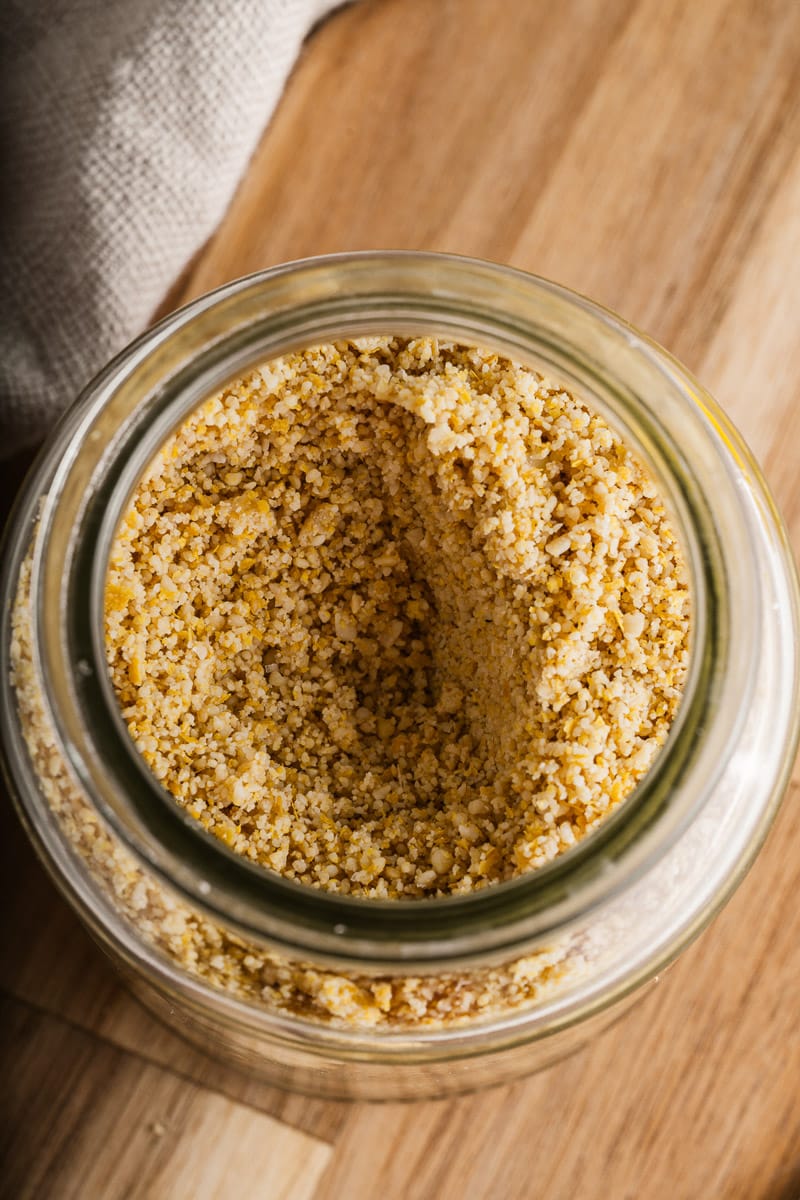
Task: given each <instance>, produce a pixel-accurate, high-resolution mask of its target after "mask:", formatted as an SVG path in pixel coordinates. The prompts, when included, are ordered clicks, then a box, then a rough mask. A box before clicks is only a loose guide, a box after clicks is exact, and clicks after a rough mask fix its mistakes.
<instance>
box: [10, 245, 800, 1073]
mask: <svg viewBox="0 0 800 1200" xmlns="http://www.w3.org/2000/svg"><path fill="white" fill-rule="evenodd" d="M387 333H388V334H418V335H427V336H442V337H446V338H449V339H451V340H455V341H461V342H466V343H472V344H477V345H481V346H485V347H487V348H489V349H491V350H496V351H498V352H501V353H505V354H507V355H508V356H509V357H511V358H513V359H515V360H517V361H520V362H522V363H526V364H529V365H531V366H533V367H534V368H536V369H537V370H539V371H541V372H542V373H543V374H544V375H545V376H547V377H548V378H550V379H553V380H555V381H556V382H557V383H558V384H560V385H563V386H565V387H567V388H568V389H569V390H571V391H572V392H573V393H574V394H575V395H576V396H577V397H579V398H580V399H582V400H584V401H586V402H587V403H588V404H589V405H591V406H593V407H595V408H597V409H598V410H599V411H600V412H601V413H602V414H603V415H604V416H605V417H606V419H607V420H608V421H609V423H610V424H611V425H612V426H613V427H614V428H615V429H616V430H617V431H618V432H619V433H620V435H621V436H622V437H623V438H624V439H625V441H626V442H628V443H629V444H630V445H631V446H632V447H633V448H634V449H635V450H636V452H637V453H638V454H639V456H640V457H641V458H642V460H643V461H644V462H645V463H646V464H647V466H648V468H649V470H650V471H651V472H652V474H653V476H654V478H655V481H656V483H657V485H658V488H659V490H660V492H661V494H662V496H663V498H664V501H665V503H666V504H667V506H668V508H669V510H670V512H671V515H672V517H673V520H674V522H675V525H676V527H677V528H678V530H679V531H680V534H681V538H682V542H683V546H684V551H685V555H686V558H687V562H688V564H689V569H690V575H691V585H692V596H693V632H692V650H691V667H690V676H689V680H688V683H687V686H686V690H685V694H684V699H683V701H682V703H681V706H680V709H679V713H678V716H677V718H676V720H675V722H674V725H673V728H672V731H671V733H670V736H669V739H668V741H667V743H666V745H665V746H664V748H663V750H662V751H661V753H660V755H659V756H658V758H657V759H656V761H655V763H654V764H653V766H652V767H651V769H650V771H649V772H648V774H647V775H646V777H645V779H644V780H643V781H642V783H641V784H640V785H639V787H638V788H637V789H636V791H635V792H634V793H633V795H632V796H631V797H629V799H628V800H626V801H625V803H624V804H623V805H622V806H621V807H620V808H619V809H618V810H617V811H616V812H615V813H613V814H612V815H611V816H610V817H609V818H608V819H606V821H605V822H604V823H603V824H602V825H601V826H600V827H599V828H598V830H597V831H596V832H594V833H592V834H591V835H590V836H588V837H586V838H585V839H584V840H583V841H582V842H580V843H579V844H578V845H577V846H576V847H575V848H574V849H573V850H570V851H568V852H567V853H565V854H563V855H561V856H560V857H559V858H557V859H556V860H555V861H554V862H552V863H550V864H548V865H547V866H545V867H543V868H541V869H539V870H537V871H535V872H532V873H530V874H528V875H523V876H521V877H519V878H518V879H515V880H512V881H510V882H507V883H502V884H497V885H494V886H492V887H490V888H485V889H483V890H480V891H477V892H474V893H469V894H466V895H460V896H453V897H448V898H444V899H432V900H414V901H401V900H392V901H378V900H365V899H356V898H350V897H346V896H340V895H335V894H332V893H326V892H323V891H319V890H315V889H312V888H309V887H304V886H303V885H300V884H296V883H294V882H292V881H290V880H287V879H283V878H281V877H280V876H277V875H272V874H271V873H269V872H266V871H264V870H262V869H260V868H257V867H255V866H253V865H251V864H250V863H248V862H246V861H245V860H243V859H241V858H239V857H237V856H236V855H234V854H233V853H231V852H230V851H229V850H227V848H226V847H225V846H224V845H222V844H221V843H219V842H218V841H217V840H216V839H214V838H212V837H210V836H209V835H207V834H205V833H204V831H203V830H202V829H200V827H199V826H198V825H197V824H196V823H195V822H194V821H192V820H191V819H190V818H187V817H186V816H185V814H183V813H182V812H181V811H180V810H179V809H178V808H177V806H176V805H175V804H174V802H173V801H172V800H171V799H170V798H169V797H168V796H167V795H166V793H164V792H163V791H162V790H161V789H160V787H159V785H158V784H157V783H156V781H155V779H154V778H153V777H152V776H151V774H150V772H149V771H148V770H147V768H146V766H145V765H144V762H143V760H142V759H140V757H139V756H138V754H137V753H136V751H135V749H134V747H133V744H132V742H131V740H130V738H129V736H128V735H127V732H126V730H125V727H124V725H123V723H122V720H121V717H120V715H119V713H118V710H117V706H116V703H115V699H114V696H113V692H112V690H111V685H110V681H109V678H108V673H107V670H106V668H105V653H104V646H103V622H102V603H103V586H104V580H105V570H106V564H107V562H108V555H109V550H110V546H111V543H112V540H113V537H114V533H115V530H116V527H117V523H118V520H119V517H120V515H121V513H122V512H123V511H124V509H125V506H126V504H127V502H128V499H129V497H130V495H131V493H132V491H133V488H134V486H135V484H136V482H137V480H138V479H139V477H140V476H141V473H142V471H143V470H144V469H145V467H146V465H147V463H148V462H149V461H150V459H151V458H152V456H153V454H154V453H155V452H156V451H157V449H158V448H159V446H160V445H161V444H162V443H163V442H164V440H165V439H166V438H167V437H168V436H169V434H170V433H171V432H172V431H173V430H174V429H175V428H177V427H178V426H179V425H180V423H181V421H182V420H183V419H184V417H185V416H186V414H187V413H188V412H189V411H190V410H191V409H193V408H194V406H196V405H197V404H198V403H199V402H201V401H202V400H203V399H205V398H206V397H207V396H208V395H210V394H212V393H213V392H214V391H215V390H218V389H219V388H220V387H221V386H223V385H224V384H225V383H226V382H227V381H229V380H230V379H232V378H234V377H236V376H237V375H239V374H240V373H241V372H242V371H244V370H245V369H246V368H247V367H249V366H251V365H254V364H257V363H260V362H263V361H265V360H267V359H270V358H273V357H275V356H277V355H279V354H282V353H284V352H287V351H290V350H293V349H297V348H302V347H306V346H310V345H313V344H317V343H320V342H325V341H332V340H336V339H337V338H344V337H352V336H362V335H365V334H387ZM3 601H4V607H3V612H4V614H5V616H4V622H5V624H4V629H3V637H2V648H1V650H0V653H2V661H1V662H0V673H1V675H2V688H3V712H4V714H5V717H4V727H3V740H4V747H5V760H6V765H7V772H8V775H9V779H10V782H11V786H12V790H13V792H14V794H15V795H16V797H17V801H18V805H19V808H20V812H21V815H22V818H23V821H24V823H25V825H26V827H27V829H28V831H29V834H30V836H31V837H32V839H33V841H34V843H35V845H36V846H37V848H38V850H39V853H40V855H41V857H42V858H43V860H44V862H45V864H46V865H47V866H48V868H49V869H50V871H51V873H52V874H53V876H54V878H55V879H56V882H57V883H58V885H59V887H60V888H61V889H62V891H63V892H64V893H65V895H66V896H67V898H68V899H69V901H70V903H72V904H73V906H74V907H75V908H76V909H77V910H78V912H79V913H80V915H81V916H82V917H83V919H84V921H85V922H86V923H87V925H88V926H89V927H90V928H91V930H92V931H93V933H94V934H95V936H96V937H97V939H98V940H99V941H100V942H101V944H102V945H103V946H104V947H105V948H106V949H107V950H108V951H109V952H110V953H111V954H112V956H113V957H114V958H115V959H116V960H117V962H118V963H119V964H120V965H121V966H122V968H123V970H124V972H125V974H126V976H127V978H128V979H129V981H130V982H131V985H132V987H133V988H134V990H135V991H136V992H137V993H138V994H139V995H140V996H141V997H142V999H143V1000H144V1002H145V1003H147V1004H148V1005H149V1006H150V1007H151V1008H153V1009H154V1010H156V1011H158V1012H160V1013H161V1015H162V1016H163V1017H164V1018H165V1019H166V1020H168V1021H169V1022H171V1023H173V1024H175V1025H177V1026H178V1027H179V1028H180V1029H181V1031H182V1032H183V1033H184V1034H185V1035H186V1036H188V1037H189V1038H191V1039H192V1040H194V1041H196V1042H197V1043H198V1044H200V1045H202V1046H203V1047H204V1048H205V1049H211V1050H216V1051H217V1052H218V1053H220V1054H223V1055H225V1056H226V1057H228V1058H230V1059H233V1060H234V1061H236V1062H238V1063H239V1064H241V1065H244V1066H245V1067H246V1068H247V1069H249V1070H251V1071H254V1072H258V1073H260V1074H262V1075H264V1076H265V1077H266V1078H269V1079H272V1080H274V1081H276V1082H280V1083H281V1084H283V1085H285V1086H289V1087H296V1088H300V1089H308V1090H313V1091H314V1092H316V1093H317V1094H330V1095H347V1096H351V1095H352V1096H393V1097H400V1096H416V1095H434V1094H443V1093H445V1092H448V1091H454V1090H459V1089H463V1088H468V1087H475V1086H480V1085H482V1084H485V1083H489V1082H494V1081H497V1080H500V1079H505V1078H509V1077H511V1076H513V1075H516V1074H521V1073H523V1072H527V1071H530V1070H533V1069H536V1068H537V1067H539V1066H541V1065H544V1064H546V1063H548V1062H550V1061H552V1059H553V1058H554V1057H557V1056H558V1055H560V1054H562V1053H565V1052H566V1051H567V1050H569V1049H571V1048H572V1047H573V1046H574V1045H576V1044H578V1043H579V1041H580V1040H582V1039H583V1038H584V1037H586V1036H587V1035H588V1034H589V1033H590V1032H591V1031H592V1030H593V1029H595V1028H597V1027H599V1026H602V1024H604V1023H607V1022H608V1021H609V1020H611V1019H613V1017H614V1016H616V1015H617V1012H618V1011H619V1009H620V1006H621V1005H622V1004H623V1002H624V1001H625V999H626V998H628V997H630V996H632V995H633V994H634V993H635V991H636V989H637V988H638V987H640V986H641V985H642V984H643V983H645V982H646V981H648V980H650V979H652V978H654V976H655V975H656V974H657V973H658V972H659V971H660V970H661V969H662V968H663V967H664V966H665V965H666V964H667V963H668V962H669V961H670V960H671V959H672V958H673V957H674V956H675V955H676V954H677V953H679V952H680V950H681V949H682V948H683V947H684V946H685V945H686V944H687V943H688V942H689V941H690V940H691V939H692V938H693V937H694V936H695V935H696V934H697V933H698V932H699V930H700V929H701V928H702V927H703V926H704V924H705V923H706V922H707V921H708V920H709V919H710V918H711V917H712V916H713V915H714V913H715V911H717V909H718V908H719V907H720V905H721V904H723V903H724V901H725V900H726V899H727V897H728V896H729V895H730V894H731V892H732V890H733V889H734V887H735V886H736V884H737V883H738V882H739V880H740V879H741V877H742V875H743V874H744V872H745V871H746V869H747V867H748V866H749V865H750V863H751V862H752V860H753V857H754V856H755V853H756V852H757V849H758V847H759V845H760V843H761V841H762V840H763V838H764V836H765V834H766V831H767V829H768V827H769V823H770V821H771V819H772V817H773V816H774V812H775V808H776V806H777V803H778V801H779V799H780V796H781V794H782V791H783V789H784V787H785V784H786V780H787V778H788V772H789V770H790V768H791V764H792V759H793V755H794V748H795V744H796V738H797V726H798V703H797V700H798V672H797V609H798V606H797V595H796V584H795V578H794V572H793V568H792V564H791V558H790V555H789V552H788V550H787V545H786V541H785V537H784V534H783V530H782V526H781V523H780V520H779V517H778V515H777V513H776V511H775V508H774V505H773V503H772V501H771V499H770V497H769V493H768V491H767V489H766V487H765V485H764V483H763V480H762V479H761V476H760V474H759V472H758V469H757V468H756V466H755V464H754V463H753V460H752V458H751V457H750V455H749V453H748V451H747V449H746V447H745V446H744V445H743V443H742V441H741V439H740V438H739V436H738V434H737V433H736V432H735V430H733V429H732V428H731V426H730V425H729V423H728V422H727V421H726V419H725V418H724V416H723V415H722V414H721V413H720V411H719V410H718V409H717V407H716V406H715V405H714V403H713V401H712V400H711V399H710V397H708V396H707V394H706V393H705V392H703V390H702V389H701V388H700V387H699V385H698V384H697V383H695V381H693V380H692V379H691V378H690V377H689V376H688V375H687V374H686V372H685V371H684V370H683V369H682V368H681V367H680V366H679V365H678V364H677V363H676V362H674V360H672V359H670V358H669V356H668V355H667V354H666V353H665V352H664V351H662V350H661V349H659V348H658V347H656V346H655V345H654V344H653V343H651V342H649V341H648V340H647V339H646V338H644V337H643V336H642V335H640V334H638V333H637V332H636V331H634V330H633V329H631V328H630V327H629V326H627V325H625V324H624V323H623V322H622V321H620V320H619V319H618V318H616V317H614V316H613V315H612V314H610V313H608V312H605V311H604V310H602V309H599V308H598V307H596V306H594V305H592V304H591V303H590V302H588V301H586V300H584V299H582V298H580V297H577V296H575V295H573V294H571V293H568V292H566V291H564V290H563V289H560V288H558V287H556V286H554V285H552V284H549V283H545V282H544V281H541V280H538V279H535V278H533V277H531V276H527V275H523V274H521V273H519V272H515V271H511V270H509V269H507V268H501V267H497V266H493V265H491V264H487V263H479V262H472V261H468V260H463V259H455V258H450V257H447V256H440V255H423V254H364V255H353V256H342V257H335V258H330V259H321V260H312V261H309V262H306V263H298V264H291V265H290V266H288V267H283V268H278V269H276V270H274V271H270V272H266V273H264V274H261V275H257V276H253V277H250V278H248V279H245V280H241V281H238V282H237V283H234V284H231V285H229V286H228V287H225V288H223V289H221V290H220V291H218V292H215V293H213V294H212V295H210V296H207V297H204V298H203V299H201V300H199V301H197V302H195V303H194V304H192V305H190V306H188V307H187V308H186V309H183V310H181V311H180V312H178V313H176V314H174V315H172V316H171V317H169V318H167V319H166V320H165V321H164V322H162V323H161V324H160V325H159V326H157V327H156V328H155V329H154V330H152V331H150V332H148V333H147V334H145V335H144V336H143V337H142V338H140V339H139V341H138V342H136V343H135V344H134V345H133V346H131V347H130V348H129V349H128V350H127V351H125V352H123V354H122V355H120V356H119V358H118V359H116V360H115V361H114V362H113V363H112V364H110V366H109V367H108V368H107V369H106V371H105V372H104V373H103V374H102V375H101V376H100V377H98V379H97V380H95V381H94V383H93V384H92V385H90V387H89V388H88V389H87V391H86V392H85V393H84V395H83V396H82V397H81V399H80V400H79V402H78V403H77V404H76V405H75V406H74V407H73V408H72V409H71V410H70V412H69V413H68V414H67V416H66V417H65V418H64V420H63V421H62V423H61V425H60V426H59V427H58V429H57V430H56V431H55V432H54V434H53V436H52V438H51V440H50V442H49V443H48V446H47V448H46V449H45V451H44V452H43V455H42V456H41V457H40V459H39V461H38V464H37V465H36V467H35V469H34V472H33V473H32V475H31V478H30V480H29V482H28V485H27V488H26V490H25V493H24V495H23V497H22V498H21V500H20V502H19V504H18V507H17V511H16V515H15V519H14V522H13V525H12V527H11V529H10V534H9V540H8V544H7V549H6V554H5V572H4V584H3ZM382 989H383V990H382ZM386 989H388V991H387V992H386V994H387V995H388V994H391V995H392V996H394V997H397V996H398V995H400V994H401V993H402V995H403V997H404V998H405V999H404V1004H405V1008H404V1009H403V1012H404V1013H405V1017H404V1019H403V1020H392V1019H387V1016H386V1010H385V1006H384V1008H382V1007H381V1002H380V997H381V996H382V995H383V994H384V991H385V990H386ZM433 994H437V995H439V996H441V995H451V994H452V995H453V996H454V997H455V996H458V997H460V999H459V1001H458V1003H457V1004H455V1001H454V1004H455V1009H454V1014H455V1015H454V1017H453V1019H452V1020H449V1021H448V1020H441V1019H437V1020H435V1021H434V1020H431V1019H430V1010H429V1009H428V1008H426V1006H425V1003H424V997H426V996H430V995H433ZM465 996H466V997H468V1000H467V1001H465V1000H464V997H465ZM456 1009H457V1012H456ZM440 1010H441V1006H440ZM392 1011H397V1010H396V1009H393V1010H392ZM415 1013H416V1017H415Z"/></svg>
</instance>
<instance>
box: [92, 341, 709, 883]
mask: <svg viewBox="0 0 800 1200" xmlns="http://www.w3.org/2000/svg"><path fill="white" fill-rule="evenodd" d="M689 609H690V605H689V589H688V584H687V578H686V571H685V567H684V563H683V560H682V556H681V552H680V549H679V546H678V543H677V540H676V537H675V534H674V532H673V530H672V528H671V525H670V522H669V520H668V519H667V516H666V515H665V512H664V509H663V506H662V503H661V501H660V499H659V497H658V495H657V492H656V488H655V485H654V483H653V481H652V480H651V479H650V478H649V476H648V475H647V473H646V472H645V471H644V469H643V468H642V466H641V465H640V464H639V462H638V461H637V459H636V458H635V457H634V455H633V454H632V453H631V452H630V450H629V449H628V448H627V447H626V446H625V445H624V444H623V443H622V441H621V440H620V438H619V437H618V436H617V435H616V434H615V433H614V432H612V430H611V429H610V428H609V427H608V425H607V424H606V423H605V422H604V420H603V419H602V418H601V417H600V416H599V415H598V414H596V413H594V412H593V411H591V410H590V409H589V408H588V407H587V406H586V405H584V404H583V403H581V402H580V401H579V400H578V399H576V398H575V397H573V396H571V395H570V394H569V393H567V392H566V391H564V390H563V389H561V388H559V387H556V386H551V385H550V384H548V383H547V382H546V381H544V380H543V379H542V378H541V376H539V375H538V374H537V373H536V372H535V371H533V370H531V369H529V368H527V367H524V366H521V365H519V364H516V363H512V362H510V361H509V360H507V359H505V358H503V357H500V356H498V355H496V354H492V353H488V352H485V351H482V350H478V349H474V348H470V347H467V346H462V345H454V344H448V343H444V342H441V341H436V340H435V339H431V338H417V339H411V340H409V339H402V338H392V337H374V338H361V339H358V340H352V341H347V342H340V343H336V344H330V345H323V346H318V347H315V348H312V349H308V350H305V351H303V352H300V353H296V354H291V355H287V356H285V357H283V358H281V359H277V360H274V361H272V362H269V363H267V364H265V365H264V366H262V367H261V368H260V369H258V370H254V371H252V372H251V373H249V374H247V375H245V376H243V377H242V378H240V379H238V380H237V381H236V382H235V383H233V384H231V385H230V386H229V387H227V388H225V389H224V390H223V391H222V392H221V393H220V394H219V395H217V396H215V397H213V398H212V399H210V400H208V401H207V402H206V403H204V404H203V405H202V406H201V407H200V408H199V409H198V410H196V412H195V413H194V414H192V415H191V416H190V417H189V419H188V420H187V421H186V422H185V423H184V424H183V425H182V426H181V428H180V429H179V430H178V431H177V433H176V434H175V435H174V436H173V437H172V438H171V439H170V440H169V441H168V442H167V444H166V445H165V446H164V447H163V448H162V450H161V452H160V453H159V455H158V457H157V459H156V460H155V461H154V463H153V464H151V466H150V468H149V469H148V471H147V473H146V475H145V477H144V478H143V479H142V480H141V482H140V483H139V485H138V487H137V489H136V492H135V494H134V496H133V498H132V501H131V504H130V508H129V511H128V512H127V513H126V515H125V517H124V519H123V521H122V523H121V526H120V528H119V531H118V535H117V540H116V544H115V546H114V549H113V552H112V557H111V562H110V566H109V573H108V581H107V591H106V644H107V652H108V661H109V665H110V669H111V675H112V680H113V684H114V687H115V690H116V692H117V695H118V698H119V702H120V705H121V708H122V712H123V715H124V718H125V720H126V722H127V724H128V728H129V729H130V732H131V735H132V736H133V738H134V740H135V742H136V744H137V746H138V747H139V749H140V750H141V752H142V754H143V755H144V757H145V759H146V760H147V762H148V763H149V765H150V767H151V768H152V770H153V772H154V773H155V775H156V776H157V778H158V779H160V780H161V781H162V782H163V784H164V785H165V786H166V788H167V789H168V790H169V791H170V792H171V793H172V795H173V796H174V797H175V798H176V800H177V801H178V802H179V803H180V804H181V805H183V806H184V807H185V808H186V809H187V810H188V812H189V813H191V814H192V815H193V816H194V817H196V818H197V820H198V821H200V822H201V823H202V824H203V825H204V826H205V827H206V828H207V829H209V830H210V831H211V832H213V833H214V834H216V835H217V836H218V837H220V838H222V839H223V840H224V841H225V842H226V843H227V844H228V845H229V846H231V847H232V848H233V849H234V850H235V851H237V852H238V853H240V854H242V855H246V856H248V857H249V858H251V859H253V860H254V861H256V862H258V863H260V864H262V865H264V866H266V867H269V868H272V869H274V870H276V871H279V872H281V873H282V874H284V875H286V876H289V877H291V878H294V879H297V880H300V881H301V882H303V883H306V884H311V885H314V886H321V887H325V888H328V889H330V890H335V891H339V892H349V893H351V894H357V895H363V896H374V897H397V896H404V897H422V896H432V895H439V894H445V893H453V892H465V891H469V890H471V889H473V888H475V887H479V886H482V885H485V884H487V883H492V882H498V881H501V880H504V879H509V878H511V877H513V876H515V875H518V874H520V873H522V872H524V871H528V870H531V869H533V868H536V867H538V866H539V865H541V864H543V863H545V862H547V861H549V860H550V859H552V858H553V857H555V856H556V855H558V854H559V853H561V852H562V851H564V850H566V849H568V848H569V847H570V846H571V845H573V844H574V843H575V842H576V841H577V840H578V839H580V838H581V837H582V836H583V835H584V834H585V833H586V832H587V831H588V830H590V829H591V828H592V827H593V826H594V825H596V824H597V823H598V822H599V821H600V820H602V819H603V817H605V816H606V815H607V814H608V813H609V812H610V811H611V810H612V809H613V808H614V807H615V806H616V805H618V804H619V803H620V802H621V801H622V800H623V799H624V798H625V797H626V796H627V795H628V794H629V793H630V791H631V790H632V788H633V787H634V786H635V784H636V783H637V782H638V781H639V780H640V779H641V778H642V776H643V775H644V774H645V772H646V771H647V769H648V767H649V765H650V764H651V762H652V761H653V758H654V755H655V754H656V752H657V750H658V748H659V747H660V746H661V745H662V744H663V742H664V740H665V738H666V735H667V732H668V730H669V727H670V723H671V721H672V719H673V717H674V715H675V712H676V709H677V705H678V702H679V699H680V694H681V688H682V685H683V682H684V679H685V674H686V667H687V660H688V637H689V624H690V611H689Z"/></svg>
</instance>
